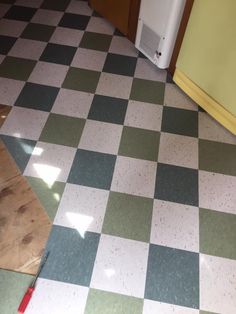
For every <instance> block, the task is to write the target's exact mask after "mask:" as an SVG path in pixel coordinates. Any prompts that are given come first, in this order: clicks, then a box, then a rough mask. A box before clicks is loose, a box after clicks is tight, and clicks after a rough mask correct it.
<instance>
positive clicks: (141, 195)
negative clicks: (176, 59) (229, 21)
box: [0, 0, 236, 314]
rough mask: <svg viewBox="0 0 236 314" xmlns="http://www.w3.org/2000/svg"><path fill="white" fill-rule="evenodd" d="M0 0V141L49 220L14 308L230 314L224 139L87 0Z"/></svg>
mask: <svg viewBox="0 0 236 314" xmlns="http://www.w3.org/2000/svg"><path fill="white" fill-rule="evenodd" d="M3 2H4V3H1V4H0V12H1V16H2V19H1V20H0V35H1V36H0V43H1V44H0V60H1V61H0V62H1V64H0V103H2V104H6V105H9V106H11V107H12V109H11V111H10V113H9V115H8V117H7V118H6V119H5V122H4V123H3V125H2V128H1V138H2V140H3V141H4V143H5V144H6V146H7V148H8V149H9V151H10V152H11V154H12V156H13V157H14V158H15V160H16V162H17V164H18V166H19V167H20V169H21V171H22V172H23V174H24V175H25V176H26V178H27V179H28V181H29V182H30V184H31V186H32V187H33V189H34V190H35V192H36V193H37V195H38V197H39V198H40V200H41V202H42V204H43V205H44V206H45V208H46V209H47V211H48V213H49V215H50V217H51V219H54V226H53V229H52V233H51V236H50V238H49V241H48V250H50V252H51V253H50V256H49V259H48V261H47V264H46V266H45V268H44V270H43V272H42V274H41V278H40V279H39V281H38V284H37V289H36V292H35V295H34V297H33V299H32V302H31V303H30V306H29V308H28V310H27V312H26V313H27V314H39V313H40V314H48V313H50V314H64V313H68V314H75V313H76V314H79V313H81V314H82V313H86V314H88V313H92V314H105V313H109V314H113V313H116V314H121V313H125V314H126V313H128V314H129V313H132V314H152V313H163V314H170V313H173V312H174V313H178V314H180V313H181V314H197V313H205V312H204V311H209V312H211V313H223V314H232V313H234V311H235V308H236V289H235V287H236V246H235V243H236V193H235V191H236V163H235V160H236V138H235V137H234V136H233V135H231V134H229V133H228V132H227V131H226V130H224V129H223V128H222V127H221V126H219V125H218V124H217V123H216V122H215V121H213V120H212V119H211V118H210V117H209V116H208V115H207V114H206V113H205V112H203V111H201V110H199V108H198V107H197V106H196V105H195V104H194V103H193V102H192V101H191V100H190V99H189V98H188V97H186V96H185V95H184V94H183V93H182V92H181V91H180V90H179V89H178V88H177V87H176V86H175V85H174V84H173V82H172V81H171V79H170V78H169V77H168V76H167V73H166V71H161V70H158V69H157V68H155V67H154V66H153V65H152V64H151V63H150V62H149V61H148V60H147V59H145V58H144V57H143V56H142V55H141V54H139V53H138V51H137V50H136V49H135V48H134V46H133V45H132V44H131V43H130V42H129V41H128V40H127V39H126V38H124V37H122V36H121V34H120V33H119V32H118V31H116V30H114V28H113V27H112V26H111V25H110V24H109V23H108V22H106V21H105V20H104V19H103V18H101V17H99V16H97V14H96V13H93V12H92V11H91V10H90V8H89V7H88V5H87V3H86V1H75V0H72V1H69V0H60V1H51V0H45V1H43V0H35V1H29V0H17V1H14V0H9V1H3ZM6 2H7V3H6ZM11 3H12V4H13V3H15V4H14V5H11ZM29 279H30V278H28V276H24V275H19V274H14V273H9V272H6V271H3V270H0V295H3V296H4V298H3V301H2V300H1V305H0V312H1V313H2V314H10V313H15V311H16V308H17V306H18V303H19V300H20V298H21V296H22V294H23V293H24V289H25V288H26V287H27V284H28V282H29ZM13 290H14V294H13V293H12V291H13Z"/></svg>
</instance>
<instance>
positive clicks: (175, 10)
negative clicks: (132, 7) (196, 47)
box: [135, 0, 186, 69]
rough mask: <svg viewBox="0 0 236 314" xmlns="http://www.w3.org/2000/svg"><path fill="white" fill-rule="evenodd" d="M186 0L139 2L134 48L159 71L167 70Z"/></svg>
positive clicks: (143, 0) (144, 0)
mask: <svg viewBox="0 0 236 314" xmlns="http://www.w3.org/2000/svg"><path fill="white" fill-rule="evenodd" d="M185 2H186V0H141V6H140V13H139V21H138V29H137V35H136V41H135V46H136V48H137V49H138V50H140V51H141V52H142V53H143V54H144V55H145V56H146V57H147V58H148V59H150V60H151V61H152V62H153V63H154V64H156V65H157V66H158V67H159V68H161V69H166V68H168V66H169V64H170V60H171V56H172V53H173V49H174V45H175V40H176V36H177V33H178V29H179V25H180V22H181V18H182V15H183V11H184V6H185Z"/></svg>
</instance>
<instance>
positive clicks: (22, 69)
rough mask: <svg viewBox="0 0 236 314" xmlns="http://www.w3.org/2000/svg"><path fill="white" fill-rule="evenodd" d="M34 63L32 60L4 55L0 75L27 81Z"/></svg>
mask: <svg viewBox="0 0 236 314" xmlns="http://www.w3.org/2000/svg"><path fill="white" fill-rule="evenodd" d="M35 64H36V61H33V60H27V59H20V58H15V57H6V58H5V59H4V60H3V62H2V63H1V65H0V76H2V77H7V78H11V79H14V80H22V81H27V79H28V78H29V76H30V74H31V72H32V70H33V68H34V66H35Z"/></svg>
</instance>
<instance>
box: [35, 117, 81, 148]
mask: <svg viewBox="0 0 236 314" xmlns="http://www.w3.org/2000/svg"><path fill="white" fill-rule="evenodd" d="M84 125H85V120H84V119H80V118H74V117H68V116H63V115H59V114H54V113H51V114H50V116H49V118H48V120H47V122H46V124H45V126H44V128H43V131H42V133H41V135H40V141H43V142H47V143H53V144H60V145H65V146H71V147H77V146H78V144H79V140H80V137H81V134H82V132H83V128H84Z"/></svg>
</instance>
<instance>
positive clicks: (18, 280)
mask: <svg viewBox="0 0 236 314" xmlns="http://www.w3.org/2000/svg"><path fill="white" fill-rule="evenodd" d="M32 280H33V276H30V275H25V274H22V273H15V272H12V271H7V270H3V269H0V313H1V314H15V313H17V309H18V306H19V304H20V302H21V299H22V297H23V295H24V293H25V291H26V290H27V288H28V286H29V285H30V283H31V281H32Z"/></svg>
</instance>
